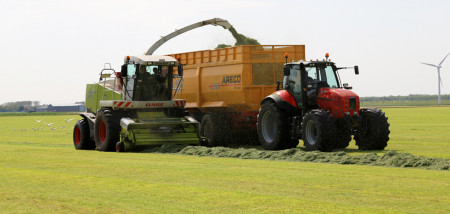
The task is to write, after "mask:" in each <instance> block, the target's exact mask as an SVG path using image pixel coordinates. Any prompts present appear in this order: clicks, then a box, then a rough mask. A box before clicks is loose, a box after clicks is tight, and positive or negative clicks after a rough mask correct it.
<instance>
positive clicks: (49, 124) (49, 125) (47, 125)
mask: <svg viewBox="0 0 450 214" xmlns="http://www.w3.org/2000/svg"><path fill="white" fill-rule="evenodd" d="M53 124H54V123H49V124H45V125H47V126H51V125H53Z"/></svg>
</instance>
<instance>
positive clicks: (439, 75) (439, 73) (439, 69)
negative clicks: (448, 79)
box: [421, 53, 450, 104]
mask: <svg viewBox="0 0 450 214" xmlns="http://www.w3.org/2000/svg"><path fill="white" fill-rule="evenodd" d="M449 54H450V53H448V54H447V56H445V57H444V59H443V60H442V61H441V63H439V65H433V64H429V63H423V62H421V63H422V64H424V65H429V66H433V67H436V68H437V72H438V88H439V94H438V104H441V85H442V80H441V67H442V66H441V65H442V63H443V62H444V60H445V59H446V58H447V57H448V55H449Z"/></svg>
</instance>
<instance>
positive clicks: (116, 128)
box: [94, 110, 120, 151]
mask: <svg viewBox="0 0 450 214" xmlns="http://www.w3.org/2000/svg"><path fill="white" fill-rule="evenodd" d="M94 130H95V132H94V136H95V145H96V146H97V149H98V150H99V151H114V149H115V146H116V143H117V142H118V141H119V135H120V124H119V120H118V119H117V118H115V117H114V115H113V113H112V112H111V111H110V110H104V111H100V112H98V114H97V117H96V118H95V126H94Z"/></svg>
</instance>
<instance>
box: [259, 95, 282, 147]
mask: <svg viewBox="0 0 450 214" xmlns="http://www.w3.org/2000/svg"><path fill="white" fill-rule="evenodd" d="M257 127H258V138H259V142H260V143H261V146H262V147H263V148H264V149H267V150H279V149H285V148H286V147H288V146H289V144H288V142H289V132H288V116H287V115H286V113H285V112H284V111H283V110H281V109H279V108H277V106H276V105H275V103H273V102H266V103H263V104H262V106H261V108H260V109H259V114H258V123H257Z"/></svg>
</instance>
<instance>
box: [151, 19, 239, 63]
mask: <svg viewBox="0 0 450 214" xmlns="http://www.w3.org/2000/svg"><path fill="white" fill-rule="evenodd" d="M206 25H214V26H222V27H223V28H224V29H229V28H231V27H232V26H231V24H230V23H229V22H228V21H227V20H224V19H220V18H214V19H209V20H204V21H201V22H197V23H194V24H191V25H189V26H186V27H184V28H181V29H179V30H175V31H174V32H172V33H170V34H168V35H166V36H163V37H161V39H159V40H158V41H157V42H155V44H153V45H152V46H151V47H150V48H149V49H148V50H147V52H145V55H152V54H153V52H155V50H156V49H158V48H159V47H161V45H163V44H164V43H166V42H167V41H169V40H170V39H172V38H174V37H176V36H178V35H180V34H183V33H185V32H188V31H190V30H193V29H196V28H199V27H203V26H206Z"/></svg>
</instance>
